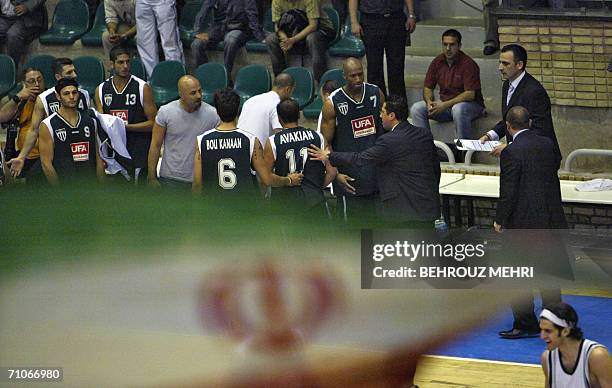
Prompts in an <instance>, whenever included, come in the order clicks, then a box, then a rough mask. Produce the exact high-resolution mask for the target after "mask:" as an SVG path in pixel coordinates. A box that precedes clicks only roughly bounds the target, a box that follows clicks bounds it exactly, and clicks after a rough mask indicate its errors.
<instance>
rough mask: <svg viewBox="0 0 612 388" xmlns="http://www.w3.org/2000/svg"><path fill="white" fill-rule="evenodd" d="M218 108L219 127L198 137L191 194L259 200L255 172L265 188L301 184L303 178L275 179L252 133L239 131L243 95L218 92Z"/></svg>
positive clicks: (216, 98) (259, 144) (216, 97)
mask: <svg viewBox="0 0 612 388" xmlns="http://www.w3.org/2000/svg"><path fill="white" fill-rule="evenodd" d="M215 107H216V109H217V114H218V115H219V118H220V119H221V122H220V124H219V125H218V126H217V127H216V128H213V129H211V130H209V131H206V132H204V133H203V134H202V135H200V136H198V138H197V142H196V149H195V162H194V168H193V171H194V174H193V185H192V191H193V192H194V193H195V194H202V192H203V193H204V194H205V195H207V196H217V197H218V198H222V199H224V200H225V199H227V198H240V199H242V198H244V199H246V200H247V201H249V200H257V199H258V198H259V197H260V195H259V187H258V186H257V180H256V179H255V172H254V171H255V170H256V171H257V174H258V175H259V176H260V177H261V178H262V181H263V182H264V183H265V184H266V185H299V184H300V181H301V179H299V177H298V176H294V178H295V179H292V178H291V177H288V178H287V179H285V178H281V177H278V176H276V179H274V178H271V177H270V175H271V172H269V170H267V169H266V167H265V164H264V159H263V149H262V147H261V143H260V141H259V140H258V139H257V137H255V136H253V134H251V133H249V132H247V131H245V130H242V129H238V128H237V127H236V121H237V120H236V119H237V117H238V109H239V108H240V96H238V94H237V93H236V92H235V91H234V90H232V89H226V90H222V91H218V92H216V93H215Z"/></svg>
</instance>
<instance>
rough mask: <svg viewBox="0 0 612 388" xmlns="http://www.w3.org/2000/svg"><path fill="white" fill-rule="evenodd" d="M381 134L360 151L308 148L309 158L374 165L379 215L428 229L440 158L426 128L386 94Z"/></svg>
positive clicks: (434, 214)
mask: <svg viewBox="0 0 612 388" xmlns="http://www.w3.org/2000/svg"><path fill="white" fill-rule="evenodd" d="M380 117H381V119H382V124H383V127H384V128H385V130H387V131H388V132H386V133H385V134H383V135H382V136H380V137H379V138H378V139H377V140H376V143H375V144H374V145H373V146H372V147H370V148H368V149H366V150H364V151H362V152H331V153H330V151H329V150H321V149H320V148H318V147H316V146H311V147H310V149H309V150H308V153H309V155H310V157H311V158H312V159H314V160H321V161H324V162H327V161H328V160H329V162H330V163H331V164H332V165H334V166H336V167H343V166H357V167H360V166H364V165H368V164H375V165H376V167H377V179H378V187H379V190H380V200H381V203H380V206H379V211H380V219H381V221H383V222H384V223H386V224H387V225H392V226H398V227H414V226H417V227H433V222H434V220H435V219H437V218H438V217H439V216H440V201H439V191H438V186H439V184H440V162H439V160H438V156H437V152H436V148H435V146H434V143H433V137H432V135H431V132H430V131H428V130H426V129H424V128H419V127H415V126H413V125H412V124H410V123H408V121H406V120H407V118H408V104H407V103H406V100H405V99H404V98H403V97H399V96H395V95H391V96H389V98H388V99H387V100H386V101H385V103H384V104H383V106H382V109H381V111H380Z"/></svg>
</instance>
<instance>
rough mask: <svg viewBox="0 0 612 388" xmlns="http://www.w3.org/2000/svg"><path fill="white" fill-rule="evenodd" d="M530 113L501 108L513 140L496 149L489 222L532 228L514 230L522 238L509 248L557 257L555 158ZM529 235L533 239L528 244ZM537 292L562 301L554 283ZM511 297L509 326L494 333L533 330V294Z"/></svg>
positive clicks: (560, 225)
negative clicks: (532, 126) (495, 191)
mask: <svg viewBox="0 0 612 388" xmlns="http://www.w3.org/2000/svg"><path fill="white" fill-rule="evenodd" d="M529 117H530V115H529V112H528V111H527V110H526V109H525V108H523V107H521V106H515V107H512V108H510V110H509V111H508V112H507V114H506V122H507V136H509V137H510V138H511V139H512V142H511V143H510V144H509V145H508V146H507V147H506V148H505V149H504V150H503V151H502V153H501V160H500V165H501V176H500V188H499V201H498V202H497V213H496V215H495V223H494V226H495V230H496V231H498V232H501V231H502V229H504V228H506V229H531V231H529V232H525V233H520V232H514V233H515V234H518V236H514V237H512V238H513V239H515V240H517V239H518V240H517V241H518V242H522V244H518V245H517V246H518V247H519V248H518V249H520V250H514V249H513V250H512V252H513V255H514V256H516V257H524V256H528V257H530V258H533V259H535V260H538V259H542V260H543V259H544V257H547V256H548V257H551V255H552V256H553V257H554V258H555V260H560V259H561V258H562V257H561V256H560V254H561V253H563V250H562V248H559V247H561V246H562V244H561V243H560V242H559V241H556V240H555V238H554V235H553V234H552V233H550V232H548V231H549V230H550V229H565V228H567V223H566V221H565V214H564V213H563V206H562V204H561V188H560V184H559V177H558V175H557V170H558V168H559V160H558V159H557V157H556V154H555V152H554V150H555V144H554V143H553V142H552V140H550V139H549V138H546V137H544V136H539V135H538V134H537V133H535V131H534V130H529V129H528V128H529ZM533 229H538V231H535V230H533ZM534 235H535V236H537V237H534ZM511 236H512V235H511ZM530 241H535V242H536V243H537V244H533V245H531V243H530ZM515 242H516V241H515ZM521 246H522V247H523V248H521ZM566 257H567V256H566ZM558 264H559V265H560V264H561V261H559V262H558ZM541 293H542V303H543V305H548V304H550V303H556V302H560V301H561V292H560V290H558V289H556V290H542V291H541ZM516 300H517V302H515V303H513V304H512V312H513V314H514V324H513V327H512V329H510V330H506V331H501V332H500V333H499V335H500V336H501V337H503V338H510V339H514V338H525V337H532V336H538V335H539V326H538V320H537V318H536V316H535V314H534V311H533V309H534V305H533V295H532V294H531V293H526V294H523V295H521V296H520V297H519V298H517V299H516Z"/></svg>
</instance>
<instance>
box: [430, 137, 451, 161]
mask: <svg viewBox="0 0 612 388" xmlns="http://www.w3.org/2000/svg"><path fill="white" fill-rule="evenodd" d="M434 144H435V145H436V147H438V148H439V149H441V150H442V151H444V153H445V154H446V157H447V158H448V163H449V164H455V155H454V154H453V151H451V149H450V147H449V146H447V145H446V144H445V143H443V142H441V141H439V140H434Z"/></svg>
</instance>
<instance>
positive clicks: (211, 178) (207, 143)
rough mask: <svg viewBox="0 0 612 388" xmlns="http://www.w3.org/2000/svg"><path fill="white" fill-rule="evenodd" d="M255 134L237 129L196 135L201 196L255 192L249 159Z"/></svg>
mask: <svg viewBox="0 0 612 388" xmlns="http://www.w3.org/2000/svg"><path fill="white" fill-rule="evenodd" d="M255 139H256V137H255V136H254V135H253V134H251V133H249V132H246V131H243V130H241V129H234V130H231V131H220V130H218V129H216V128H215V129H211V130H209V131H206V132H204V133H203V134H201V135H200V136H198V140H197V144H198V148H199V150H200V155H201V161H202V162H201V163H202V188H203V191H204V195H207V196H208V195H216V196H221V197H222V198H227V197H230V196H232V197H235V196H237V195H239V196H243V197H247V198H256V197H257V196H258V194H259V188H258V187H257V180H256V178H255V173H254V171H253V170H252V169H251V158H252V156H253V150H254V147H255Z"/></svg>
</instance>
